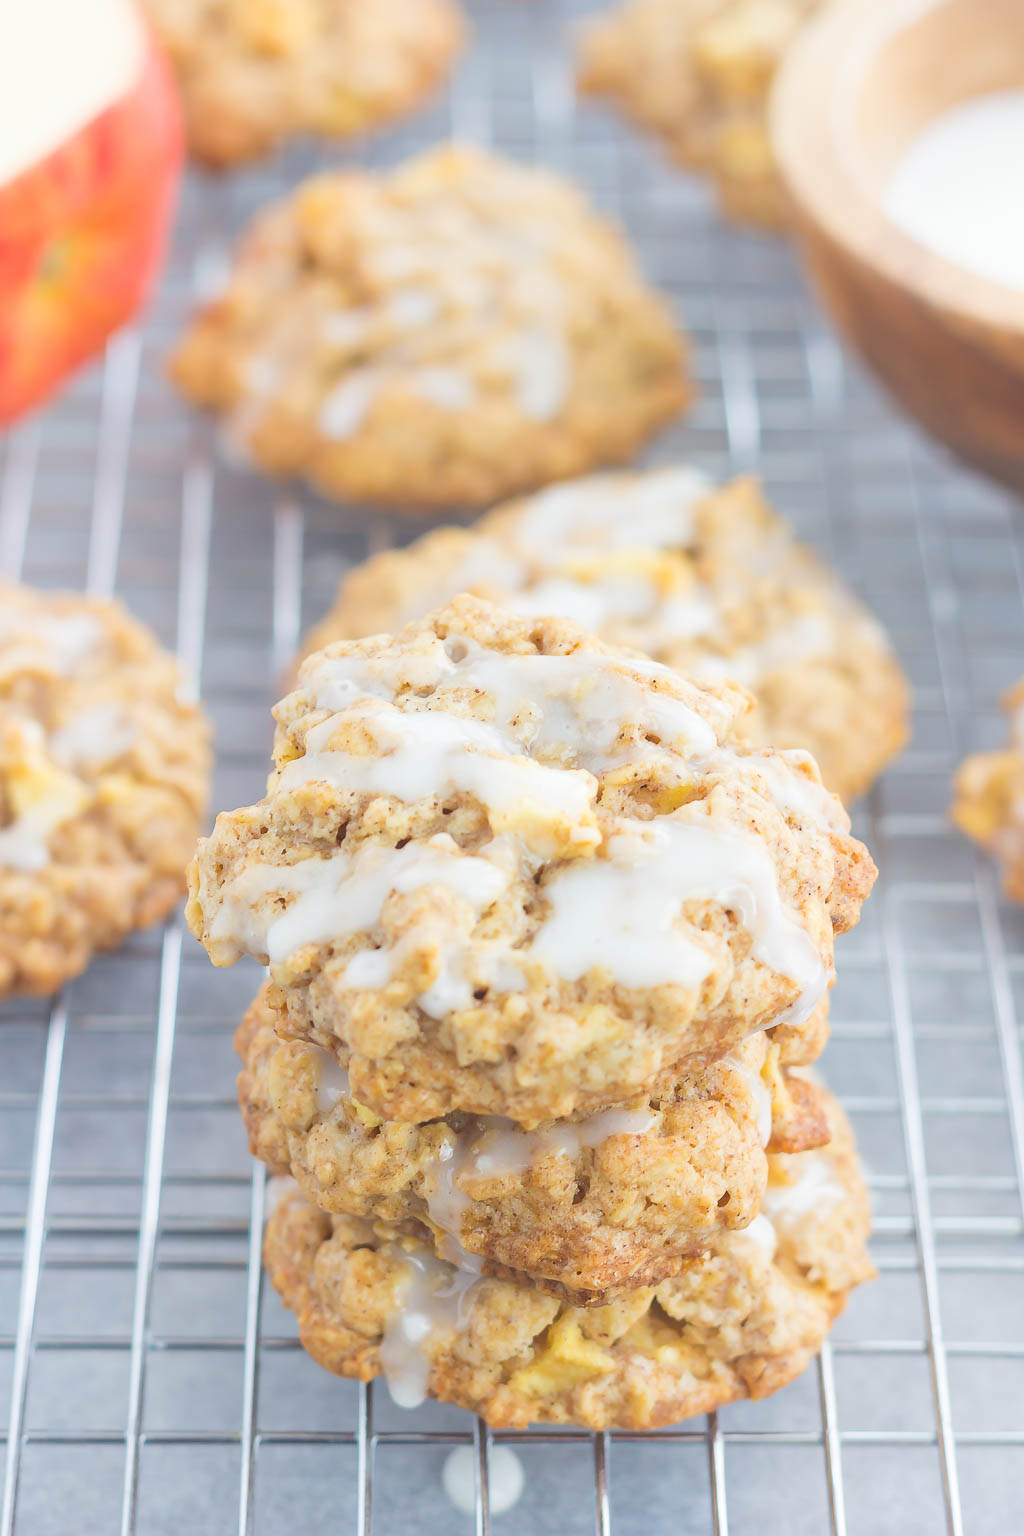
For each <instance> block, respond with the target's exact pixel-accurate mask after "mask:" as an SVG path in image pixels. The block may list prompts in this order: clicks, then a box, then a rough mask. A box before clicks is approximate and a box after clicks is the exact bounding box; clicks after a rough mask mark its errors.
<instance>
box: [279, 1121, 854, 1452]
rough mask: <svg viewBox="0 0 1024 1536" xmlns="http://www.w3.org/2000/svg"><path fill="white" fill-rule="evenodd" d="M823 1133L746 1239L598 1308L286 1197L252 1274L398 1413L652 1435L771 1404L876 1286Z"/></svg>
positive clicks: (779, 1164)
mask: <svg viewBox="0 0 1024 1536" xmlns="http://www.w3.org/2000/svg"><path fill="white" fill-rule="evenodd" d="M830 1118H831V1120H832V1124H833V1140H832V1143H831V1145H830V1146H829V1148H828V1149H827V1150H826V1151H824V1152H802V1153H796V1154H795V1155H793V1156H791V1157H787V1156H776V1157H773V1158H772V1159H771V1164H772V1167H771V1175H770V1183H769V1188H768V1193H767V1195H766V1198H765V1206H764V1210H763V1212H762V1214H761V1215H760V1216H758V1217H757V1218H756V1220H755V1221H754V1222H753V1223H752V1224H751V1225H750V1226H749V1227H747V1228H746V1229H745V1230H744V1231H742V1232H731V1233H728V1234H725V1235H723V1236H721V1237H719V1238H718V1239H717V1240H716V1242H715V1244H714V1246H713V1247H712V1248H711V1249H709V1250H708V1252H707V1253H705V1254H704V1255H703V1256H702V1257H701V1258H699V1259H696V1260H695V1261H694V1262H693V1263H692V1264H691V1265H690V1266H689V1267H688V1268H687V1269H686V1270H685V1271H684V1272H683V1273H682V1274H681V1275H678V1276H675V1277H674V1278H672V1279H669V1280H663V1281H662V1282H661V1283H660V1284H659V1285H656V1286H654V1287H641V1288H640V1289H638V1290H634V1291H632V1292H630V1293H629V1294H628V1295H626V1296H623V1297H622V1298H621V1299H620V1300H618V1301H615V1302H612V1303H610V1304H609V1305H606V1306H601V1307H591V1308H579V1307H573V1306H570V1305H569V1304H567V1303H565V1302H559V1301H558V1300H557V1299H555V1298H553V1297H550V1296H547V1295H545V1294H544V1293H543V1292H541V1291H538V1290H535V1289H532V1288H530V1287H528V1286H524V1285H516V1284H513V1283H511V1282H509V1281H506V1280H492V1279H480V1278H479V1277H478V1276H476V1275H474V1274H472V1273H467V1272H466V1271H464V1270H459V1269H457V1268H455V1267H454V1266H453V1265H451V1264H447V1263H444V1262H442V1261H440V1260H438V1259H437V1258H436V1257H435V1256H434V1254H433V1253H432V1252H431V1251H430V1250H429V1249H428V1248H427V1247H426V1246H424V1245H423V1244H422V1243H419V1242H417V1241H416V1240H415V1239H414V1238H410V1237H406V1236H403V1235H402V1234H401V1233H400V1232H398V1231H396V1229H394V1228H389V1227H387V1226H385V1225H382V1224H379V1223H378V1224H376V1225H373V1224H371V1223H369V1222H367V1221H363V1220H360V1219H359V1218H357V1217H350V1216H334V1217H330V1216H327V1215H325V1214H323V1213H322V1212H320V1211H318V1210H316V1208H315V1207H314V1206H311V1205H308V1204H306V1202H305V1201H304V1200H303V1199H302V1197H301V1195H300V1194H299V1193H298V1191H297V1190H295V1189H294V1186H290V1187H289V1188H286V1189H285V1190H283V1191H279V1192H278V1193H279V1199H278V1202H277V1205H276V1209H275V1210H274V1211H273V1213H272V1215H271V1217H270V1221H269V1223H268V1226H267V1232H266V1239H265V1244H264V1257H265V1260H266V1264H267V1268H268V1269H269V1271H270V1275H271V1279H272V1280H273V1283H274V1285H275V1286H276V1287H277V1290H278V1292H279V1293H280V1295H281V1298H282V1300H283V1301H284V1303H285V1305H286V1306H287V1307H289V1308H290V1309H291V1310H292V1311H293V1312H294V1313H295V1314H296V1315H297V1317H298V1321H299V1334H300V1337H301V1340H302V1343H303V1344H304V1346H305V1347H306V1349H307V1350H308V1351H309V1352H310V1354H311V1355H312V1356H313V1358H314V1359H315V1360H317V1361H318V1362H319V1363H320V1364H321V1365H323V1366H325V1367H326V1368H327V1369H328V1370H330V1371H334V1372H336V1373H337V1374H338V1375H342V1376H356V1377H359V1378H361V1379H362V1380H364V1381H369V1380H371V1379H372V1378H373V1377H375V1376H378V1375H383V1376H384V1377H385V1378H386V1380H387V1382H388V1385H389V1387H390V1389H391V1392H392V1395H393V1396H394V1398H395V1400H396V1401H397V1402H398V1403H399V1404H401V1405H402V1406H403V1407H412V1406H415V1405H416V1404H417V1403H418V1402H420V1401H421V1400H422V1399H423V1397H424V1396H426V1394H427V1393H428V1392H429V1394H430V1395H431V1396H433V1397H436V1398H439V1399H440V1400H441V1401H442V1402H450V1403H456V1404H458V1405H459V1406H460V1407H463V1408H469V1409H471V1410H473V1411H475V1412H477V1413H481V1414H482V1415H483V1416H484V1418H485V1419H486V1420H487V1421H488V1423H490V1424H493V1425H496V1426H500V1427H506V1426H510V1427H513V1428H521V1427H523V1426H525V1425H527V1424H530V1423H535V1422H538V1421H541V1422H554V1423H569V1424H582V1425H585V1426H586V1427H587V1428H589V1429H613V1428H615V1429H653V1428H656V1427H657V1426H659V1425H663V1424H672V1423H675V1422H677V1421H678V1420H679V1419H685V1418H689V1417H690V1416H691V1415H693V1414H698V1413H709V1412H710V1411H711V1410H712V1409H714V1408H720V1407H721V1406H722V1405H723V1404H725V1403H729V1402H733V1401H734V1400H735V1399H737V1398H742V1397H751V1398H760V1397H765V1396H767V1395H768V1393H770V1392H775V1391H778V1389H779V1388H780V1387H783V1386H785V1385H786V1384H787V1382H789V1381H791V1380H792V1379H793V1377H794V1376H796V1375H797V1374H798V1373H799V1372H800V1371H801V1370H803V1368H804V1366H805V1365H806V1364H807V1362H808V1360H809V1359H810V1358H811V1356H812V1355H813V1354H814V1353H815V1351H816V1350H817V1349H818V1348H819V1346H820V1345H821V1342H822V1340H823V1338H824V1337H825V1334H826V1333H827V1331H828V1328H829V1326H830V1324H831V1322H832V1320H833V1318H834V1317H835V1316H836V1314H837V1313H838V1312H840V1311H841V1310H842V1307H843V1304H844V1302H845V1300H846V1297H847V1294H848V1292H849V1291H850V1289H851V1288H852V1287H853V1286H855V1285H858V1284H860V1282H861V1281H863V1280H866V1279H868V1278H869V1277H870V1276H871V1274H872V1267H871V1261H870V1259H869V1257H868V1253H867V1249H866V1246H865V1243H866V1239H867V1235H868V1226H869V1215H868V1200H867V1192H866V1190H865V1189H864V1186H863V1183H862V1181H861V1177H860V1173H859V1171H858V1168H857V1163H856V1156H855V1152H854V1148H853V1142H852V1138H851V1136H850V1132H849V1128H848V1126H847V1125H846V1123H845V1121H844V1120H843V1118H842V1112H841V1111H840V1110H839V1109H838V1106H837V1105H835V1103H834V1101H833V1102H832V1103H831V1104H830Z"/></svg>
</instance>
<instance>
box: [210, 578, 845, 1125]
mask: <svg viewBox="0 0 1024 1536" xmlns="http://www.w3.org/2000/svg"><path fill="white" fill-rule="evenodd" d="M748 703H749V700H748V698H747V696H746V695H745V694H744V693H743V691H742V690H741V689H739V688H737V687H736V686H735V685H732V684H721V685H717V686H716V687H714V688H704V687H700V686H698V685H696V684H693V683H689V682H687V681H686V680H685V679H683V678H682V677H681V676H680V675H679V674H678V673H676V672H673V671H671V670H670V669H668V668H667V667H662V666H659V665H658V664H657V663H655V662H651V661H649V660H647V659H646V658H644V657H634V656H633V655H631V654H630V653H628V652H625V651H621V650H616V649H615V648H613V647H609V646H606V645H604V644H602V643H601V642H600V641H598V640H595V639H594V638H593V637H592V636H589V635H588V634H587V633H586V631H584V630H582V629H580V628H579V627H578V626H577V625H575V624H572V623H570V622H568V621H565V620H558V619H550V618H540V619H533V618H527V617H519V616H515V615H512V614H509V613H506V612H504V611H502V610H501V609H498V608H495V607H493V606H492V605H491V604H488V603H485V602H482V601H480V600H479V599H474V598H467V597H463V598H459V599H456V601H455V602H453V603H452V604H451V605H450V606H449V607H447V608H446V609H443V610H441V611H440V612H438V613H436V614H435V615H433V616H432V617H429V618H427V619H424V620H421V621H419V622H418V623H415V624H411V625H409V626H408V627H407V628H406V629H405V630H403V631H402V632H401V633H400V634H399V635H398V636H397V638H395V639H393V640H392V639H391V638H390V637H388V636H377V637H375V638H373V639H370V640H363V641H352V642H347V643H341V644H338V645H335V646H329V647H328V648H327V649H326V650H325V651H322V652H317V653H316V654H315V655H314V656H312V657H310V658H309V660H308V661H307V662H306V663H305V665H304V666H303V668H302V672H301V675H300V679H299V686H298V688H297V689H296V691H295V692H294V693H292V694H290V695H289V696H288V697H287V698H286V699H285V700H284V701H283V702H282V703H281V704H279V705H278V706H277V709H276V711H275V713H276V718H277V722H278V724H277V734H276V740H275V762H276V765H277V766H276V769H275V771H274V773H273V774H272V775H271V778H270V781H269V784H268V792H267V796H266V798H265V799H264V800H262V801H261V802H259V803H258V804H257V805H253V806H247V807H244V808H242V809H240V810H237V811H234V812H229V813H224V814H222V815H221V816H219V817H218V819H217V823H216V826H215V828H214V831H213V834H212V836H211V837H210V838H209V839H208V840H206V841H204V842H203V843H201V844H200V849H199V853H198V856H197V859H196V861H195V863H194V865H193V867H192V871H191V875H190V883H191V899H190V902H189V906H188V917H189V922H190V924H191V926H192V931H193V932H194V933H195V935H196V937H197V938H199V939H200V940H201V941H202V943H203V944H205V946H206V948H207V950H208V952H209V954H210V956H211V958H212V959H213V961H214V963H215V964H217V965H230V964H232V963H233V962H234V961H235V960H237V959H238V958H239V957H240V956H241V955H242V954H250V955H253V956H255V957H257V958H258V959H260V960H261V961H262V962H263V963H264V964H267V963H269V965H270V971H271V977H272V980H273V983H274V985H273V986H272V988H271V990H270V993H269V994H268V995H269V998H270V1001H271V1005H272V1006H273V1007H274V1008H275V1010H278V1011H280V1012H281V1013H282V1014H283V1016H284V1025H283V1027H284V1029H285V1031H286V1032H289V1033H292V1034H295V1035H297V1036H300V1037H303V1038H307V1039H312V1040H313V1042H314V1043H316V1044H318V1045H321V1046H324V1047H325V1048H326V1049H329V1050H331V1051H333V1052H334V1053H335V1054H336V1055H337V1057H338V1059H339V1061H340V1062H341V1064H342V1065H343V1066H346V1067H347V1068H348V1070H349V1072H350V1074H351V1083H352V1092H353V1094H354V1095H355V1097H356V1098H358V1099H359V1101H360V1102H361V1103H364V1104H366V1105H368V1106H369V1107H370V1108H371V1109H373V1110H374V1111H375V1112H376V1113H378V1114H380V1115H381V1116H383V1117H384V1118H386V1119H395V1120H414V1121H420V1120H427V1119H432V1118H434V1117H436V1116H440V1115H446V1114H448V1113H449V1112H450V1111H452V1110H456V1109H461V1110H465V1111H466V1112H467V1113H471V1114H498V1115H502V1116H505V1117H507V1118H510V1119H514V1120H517V1121H519V1122H520V1123H523V1124H527V1125H529V1124H531V1123H536V1122H538V1121H541V1120H546V1119H558V1118H563V1117H565V1116H567V1115H571V1114H573V1113H575V1112H576V1111H578V1110H579V1111H583V1110H589V1109H598V1108H601V1107H603V1106H605V1105H607V1104H609V1103H614V1102H617V1101H620V1100H623V1099H626V1098H629V1097H631V1096H632V1095H633V1094H635V1093H638V1092H639V1091H641V1089H643V1088H644V1087H645V1085H647V1084H648V1083H650V1082H652V1081H653V1080H655V1079H656V1078H658V1077H659V1075H660V1074H662V1073H664V1072H667V1071H669V1070H671V1069H676V1070H677V1072H678V1073H680V1074H681V1073H683V1072H686V1071H693V1070H696V1069H697V1068H698V1067H699V1066H701V1065H703V1064H705V1063H706V1062H708V1061H711V1060H714V1059H715V1058H717V1057H718V1056H722V1055H724V1054H726V1053H727V1052H728V1051H729V1050H731V1049H732V1048H733V1047H735V1046H736V1045H738V1044H739V1043H740V1042H741V1041H742V1040H743V1039H745V1038H746V1036H747V1035H750V1034H753V1033H754V1032H755V1031H757V1030H759V1029H765V1028H769V1027H772V1026H774V1025H779V1024H787V1025H792V1026H794V1027H802V1026H803V1025H804V1024H805V1023H807V1022H808V1021H811V1019H812V1015H813V1014H814V1011H815V1009H816V1008H817V1007H818V1006H819V1004H820V1003H821V1001H822V999H823V998H824V996H825V993H826V991H827V989H828V987H829V985H830V982H831V979H832V977H833V958H832V956H833V937H834V933H836V932H843V931H844V930H845V929H847V928H848V927H850V926H851V925H852V924H853V923H854V922H856V920H857V918H858V916H859V911H860V905H861V902H862V901H863V900H864V898H865V896H866V895H867V893H868V891H869V890H870V888H871V885H872V883H873V880H874V876H875V869H874V865H873V864H872V862H871V860H870V858H869V856H868V854H867V851H866V850H865V849H864V848H863V847H862V845H861V844H860V843H858V842H857V841H856V840H855V839H854V838H852V837H851V836H850V835H849V819H848V817H847V816H846V813H845V812H844V810H843V808H842V806H841V804H840V802H839V801H838V800H837V799H836V798H835V797H834V796H831V795H829V794H828V793H827V792H826V791H825V790H824V789H823V788H822V786H821V783H820V779H819V778H818V775H817V771H816V770H815V768H814V766H813V763H811V762H810V760H809V759H807V758H806V757H805V756H803V755H801V756H800V757H799V758H798V760H797V761H795V762H794V761H793V760H791V759H789V758H787V757H786V756H785V755H782V754H777V753H771V752H764V753H762V752H751V751H749V750H747V749H746V748H744V747H743V746H742V744H740V743H738V742H737V741H736V738H735V733H734V723H735V721H736V719H737V718H738V717H739V716H740V715H741V714H742V713H743V711H744V710H745V709H746V708H747V706H748ZM812 1028H813V1025H812Z"/></svg>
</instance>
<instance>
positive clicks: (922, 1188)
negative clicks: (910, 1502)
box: [878, 833, 963, 1536]
mask: <svg viewBox="0 0 1024 1536" xmlns="http://www.w3.org/2000/svg"><path fill="white" fill-rule="evenodd" d="M880 845H881V835H880V833H879V837H878V846H880ZM882 928H883V933H884V945H885V957H886V963H887V967H888V973H889V992H890V998H891V1002H892V1019H893V1045H894V1048H895V1052H896V1070H897V1074H898V1077H899V1086H900V1104H901V1109H902V1117H903V1139H904V1146H905V1149H906V1157H907V1169H908V1171H909V1174H910V1198H911V1204H912V1206H913V1211H914V1230H915V1234H916V1243H917V1253H918V1261H919V1264H920V1269H921V1292H922V1300H923V1303H924V1310H925V1318H926V1321H927V1327H928V1360H929V1365H930V1370H931V1379H932V1393H933V1396H934V1400H935V1414H936V1420H937V1428H938V1440H939V1455H940V1458H941V1463H942V1490H943V1497H944V1500H945V1505H946V1524H947V1529H948V1531H949V1536H963V1516H962V1513H961V1507H960V1485H959V1478H958V1475H957V1464H956V1441H955V1439H954V1436H953V1422H952V1413H951V1408H950V1398H949V1373H948V1370H947V1364H946V1350H945V1344H944V1341H943V1334H942V1318H941V1312H940V1308H939V1275H938V1263H937V1259H936V1252H935V1232H934V1228H933V1225H932V1214H931V1203H930V1200H929V1196H928V1171H927V1159H926V1156H925V1144H924V1124H923V1121H922V1116H921V1093H920V1088H919V1085H918V1080H917V1060H916V1057H915V1053H914V1035H913V1026H912V1023H911V1013H910V1000H909V996H908V993H907V978H906V969H905V964H904V957H903V952H902V948H901V946H900V943H899V939H898V937H897V936H898V935H899V933H900V931H901V930H900V894H899V890H898V889H896V890H891V891H888V892H886V893H885V918H884V922H883V924H882Z"/></svg>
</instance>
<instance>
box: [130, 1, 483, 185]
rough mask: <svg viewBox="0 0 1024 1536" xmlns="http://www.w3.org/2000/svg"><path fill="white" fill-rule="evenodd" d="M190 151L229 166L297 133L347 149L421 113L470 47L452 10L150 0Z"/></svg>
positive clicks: (442, 6) (441, 5)
mask: <svg viewBox="0 0 1024 1536" xmlns="http://www.w3.org/2000/svg"><path fill="white" fill-rule="evenodd" d="M143 4H144V8H145V10H146V11H147V12H148V14H149V16H150V19H151V20H152V22H153V24H154V26H155V27H156V30H157V33H158V35H159V37H160V39H161V41H162V42H163V44H164V46H165V47H166V49H167V51H168V53H169V54H170V57H171V60H172V62H173V64H174V66H175V69H176V71H177V76H178V84H179V86H180V89H181V97H182V102H183V105H184V108H185V121H186V128H187V131H188V140H189V147H190V149H191V152H192V154H193V156H194V157H195V158H196V159H197V160H200V161H202V162H203V163H204V164H206V165H209V166H214V167H220V168H224V167H229V166H232V165H236V164H238V163H239V162H240V161H245V160H252V159H254V158H256V157H257V156H260V155H264V154H266V153H267V152H268V151H270V150H271V149H273V148H274V147H275V146H276V145H277V144H279V143H281V142H282V141H283V140H285V139H288V138H291V137H293V136H294V135H296V134H321V135H323V136H325V137H329V138H335V139H347V138H351V137H352V136H353V135H355V134H359V133H364V132H366V131H367V130H368V129H372V128H377V127H380V126H381V125H382V124H384V123H388V122H391V121H392V120H393V119H394V118H396V117H402V116H404V115H405V114H406V113H409V112H413V111H415V110H416V108H417V107H419V106H420V105H421V103H422V102H423V101H424V100H425V99H426V98H427V97H428V96H429V95H430V94H431V93H432V92H433V91H434V89H435V88H436V87H437V86H438V85H439V84H440V83H441V81H442V80H443V79H444V77H445V75H446V74H447V72H448V70H449V69H450V68H451V65H452V61H453V59H454V58H455V55H456V54H457V53H458V51H459V46H460V44H461V42H462V36H463V25H462V19H461V14H460V12H459V10H458V8H457V7H456V5H455V4H454V3H453V0H143Z"/></svg>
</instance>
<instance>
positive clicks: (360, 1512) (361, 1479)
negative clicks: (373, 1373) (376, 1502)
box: [356, 1381, 373, 1536]
mask: <svg viewBox="0 0 1024 1536" xmlns="http://www.w3.org/2000/svg"><path fill="white" fill-rule="evenodd" d="M356 1477H357V1480H358V1491H357V1495H356V1497H357V1500H358V1503H357V1506H356V1536H370V1532H371V1530H372V1529H373V1382H372V1381H361V1382H360V1383H359V1408H358V1411H357V1416H356Z"/></svg>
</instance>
